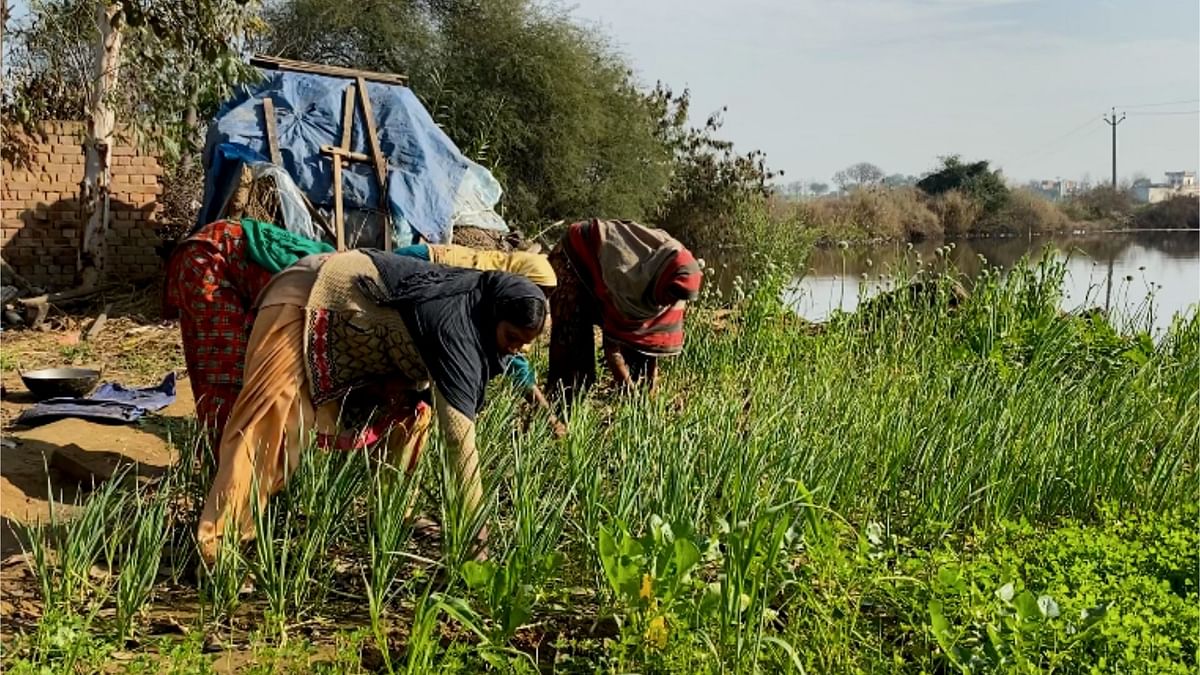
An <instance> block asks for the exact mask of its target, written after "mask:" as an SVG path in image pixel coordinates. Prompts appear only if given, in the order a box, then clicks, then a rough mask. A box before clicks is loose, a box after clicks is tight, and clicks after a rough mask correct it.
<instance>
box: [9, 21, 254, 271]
mask: <svg viewBox="0 0 1200 675" xmlns="http://www.w3.org/2000/svg"><path fill="white" fill-rule="evenodd" d="M259 25H260V23H259V20H258V17H257V14H256V5H255V4H254V3H251V2H248V0H190V1H184V0H33V1H32V2H31V3H30V6H29V14H28V19H26V20H25V21H24V22H23V23H22V25H19V26H15V27H14V28H13V30H11V31H10V33H11V51H10V54H9V64H8V65H9V82H8V83H7V86H6V88H5V90H4V99H3V112H4V116H5V119H6V120H10V119H11V120H13V121H15V122H17V123H18V124H20V125H22V126H24V127H25V128H26V129H27V130H32V129H34V128H36V125H37V123H38V122H41V121H43V120H49V119H76V120H78V119H82V120H84V121H86V123H87V131H86V134H85V138H84V143H83V145H84V149H85V155H86V160H85V176H84V181H83V184H82V185H81V190H80V196H79V199H80V204H81V209H82V221H83V222H84V227H83V229H82V232H81V234H82V238H81V241H80V247H79V256H78V267H79V270H80V277H81V283H82V284H83V285H84V286H91V285H94V284H95V283H97V282H98V281H100V280H101V279H102V278H103V276H104V268H105V264H104V258H105V245H104V240H105V234H106V232H107V229H108V199H109V197H108V195H109V184H110V182H111V170H110V167H111V159H112V148H113V145H114V143H115V140H116V133H117V126H118V122H119V123H120V124H121V126H122V127H123V128H124V129H126V130H128V132H129V134H130V135H131V137H132V139H133V140H135V141H141V142H143V143H144V144H147V145H151V146H156V147H157V149H159V150H160V151H162V152H164V153H165V154H166V156H167V158H168V159H170V158H173V157H178V156H179V155H180V154H184V153H188V152H194V151H195V145H196V143H197V137H198V133H197V131H198V120H199V119H200V110H201V108H208V109H212V108H213V107H215V105H216V104H217V102H219V101H220V100H222V99H223V98H225V97H226V96H227V95H228V92H229V88H230V87H231V86H232V85H233V84H235V83H237V82H239V81H241V80H243V79H244V78H245V77H247V76H248V75H249V74H250V73H251V71H250V70H249V69H248V68H246V67H245V66H244V65H243V64H242V59H241V49H242V48H243V47H244V43H245V40H246V39H247V38H248V37H249V36H251V35H253V33H254V32H255V31H256V30H257V28H258V27H259ZM10 136H11V134H6V138H8V137H10ZM7 149H8V148H6V150H7Z"/></svg>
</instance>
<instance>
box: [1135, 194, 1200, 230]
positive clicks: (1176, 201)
mask: <svg viewBox="0 0 1200 675" xmlns="http://www.w3.org/2000/svg"><path fill="white" fill-rule="evenodd" d="M1133 226H1134V227H1137V228H1142V229H1155V230H1171V229H1180V230H1197V229H1200V199H1197V198H1196V197H1184V196H1179V197H1172V198H1170V199H1168V200H1167V201H1165V202H1159V203H1157V204H1150V205H1149V206H1146V207H1144V208H1142V209H1140V210H1138V211H1137V213H1135V214H1134V216H1133Z"/></svg>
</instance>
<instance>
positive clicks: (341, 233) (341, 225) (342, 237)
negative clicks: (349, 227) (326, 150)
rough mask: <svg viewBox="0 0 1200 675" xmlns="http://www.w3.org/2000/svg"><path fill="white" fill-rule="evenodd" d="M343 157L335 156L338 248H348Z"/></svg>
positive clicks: (334, 223) (335, 225) (334, 218)
mask: <svg viewBox="0 0 1200 675" xmlns="http://www.w3.org/2000/svg"><path fill="white" fill-rule="evenodd" d="M342 218H343V216H342V157H341V155H334V156H333V229H334V230H335V231H336V232H335V237H336V238H337V250H339V251H345V250H346V225H345V222H344V221H343V220H342Z"/></svg>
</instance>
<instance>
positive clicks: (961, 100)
mask: <svg viewBox="0 0 1200 675" xmlns="http://www.w3.org/2000/svg"><path fill="white" fill-rule="evenodd" d="M570 7H571V8H572V9H571V11H572V14H573V16H574V17H576V19H578V20H579V21H581V22H583V23H585V24H587V25H590V26H593V27H595V28H597V29H599V30H601V31H603V32H604V33H605V34H607V35H608V36H609V37H610V38H611V40H612V42H613V46H614V47H615V48H616V49H617V50H618V51H619V52H620V53H621V54H623V55H624V56H625V57H626V58H627V59H628V60H629V62H630V63H631V65H632V67H633V68H634V71H635V73H636V74H637V76H638V77H639V79H640V80H641V81H642V83H643V84H646V85H653V84H654V82H655V81H658V80H661V81H663V82H665V83H667V84H669V85H670V86H671V87H673V88H675V89H682V88H684V87H687V88H689V89H690V90H691V92H692V114H693V118H694V119H693V121H694V122H695V123H703V121H704V119H705V118H706V117H707V116H708V114H709V113H710V112H712V111H715V110H718V109H720V108H721V107H722V106H728V111H727V112H726V113H725V127H724V128H723V129H722V132H721V133H722V134H723V135H724V137H726V138H728V139H729V140H732V141H733V142H734V143H735V145H736V147H738V148H739V149H740V150H742V151H748V150H753V149H760V150H763V151H765V152H766V153H767V161H768V164H769V165H770V166H771V167H772V168H775V169H783V170H784V171H785V176H784V177H783V178H782V179H780V180H781V182H784V183H786V182H791V181H806V182H807V181H810V180H817V181H821V182H829V179H830V177H831V176H832V175H833V173H834V172H836V171H837V170H838V169H841V168H844V167H846V166H848V165H850V164H853V163H856V162H860V161H867V162H872V163H874V164H876V165H878V166H880V167H881V168H883V169H884V170H885V171H886V172H887V173H889V174H890V173H902V174H913V175H920V174H922V173H924V172H926V171H928V170H930V169H931V168H933V167H934V165H935V164H937V158H938V156H940V155H947V154H959V155H962V156H963V158H964V159H970V160H975V159H988V160H991V161H992V162H993V165H995V166H998V167H1000V168H1002V169H1003V170H1004V174H1005V175H1006V176H1007V177H1008V178H1009V179H1010V180H1014V181H1019V182H1024V181H1026V180H1031V179H1053V178H1066V179H1073V180H1078V179H1081V178H1085V177H1087V178H1090V179H1091V180H1092V181H1093V182H1096V181H1105V180H1108V179H1109V178H1110V175H1111V171H1112V169H1111V161H1112V158H1111V141H1112V130H1111V128H1110V127H1109V126H1108V125H1107V124H1105V122H1104V120H1103V119H1102V116H1103V114H1105V113H1107V112H1109V111H1110V109H1111V108H1112V106H1117V113H1118V116H1119V115H1120V114H1121V113H1122V112H1127V113H1128V117H1127V118H1126V119H1125V121H1124V122H1121V123H1120V124H1119V125H1118V128H1117V133H1118V139H1117V152H1118V173H1119V174H1120V176H1122V177H1132V176H1135V175H1137V174H1143V175H1146V176H1149V177H1151V178H1153V179H1155V180H1156V181H1161V180H1163V176H1162V173H1163V172H1164V171H1170V170H1193V171H1194V170H1197V169H1198V168H1200V114H1197V111H1200V2H1197V0H1122V1H1114V0H1042V1H1032V0H688V1H686V2H685V1H683V0H576V2H575V4H573V5H571V6H570ZM1168 103H1169V105H1157V104H1168ZM1150 113H1154V114H1150ZM1163 113H1172V114H1163ZM1175 113H1183V114H1175Z"/></svg>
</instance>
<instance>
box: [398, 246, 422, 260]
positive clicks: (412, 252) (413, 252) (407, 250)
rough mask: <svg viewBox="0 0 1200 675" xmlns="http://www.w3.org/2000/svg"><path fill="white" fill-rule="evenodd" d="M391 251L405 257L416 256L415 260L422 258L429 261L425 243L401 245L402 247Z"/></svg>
mask: <svg viewBox="0 0 1200 675" xmlns="http://www.w3.org/2000/svg"><path fill="white" fill-rule="evenodd" d="M392 253H395V254H396V255H399V256H404V257H405V258H416V259H417V260H424V261H425V262H429V246H428V245H426V244H413V245H412V246H402V247H400V248H398V249H396V250H395V251H392Z"/></svg>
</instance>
